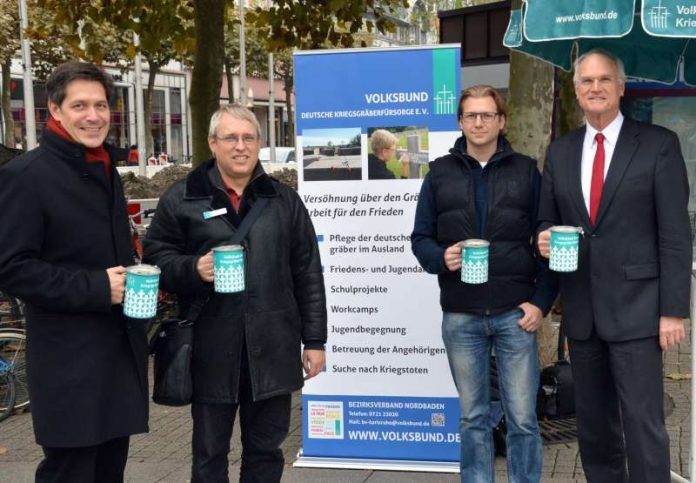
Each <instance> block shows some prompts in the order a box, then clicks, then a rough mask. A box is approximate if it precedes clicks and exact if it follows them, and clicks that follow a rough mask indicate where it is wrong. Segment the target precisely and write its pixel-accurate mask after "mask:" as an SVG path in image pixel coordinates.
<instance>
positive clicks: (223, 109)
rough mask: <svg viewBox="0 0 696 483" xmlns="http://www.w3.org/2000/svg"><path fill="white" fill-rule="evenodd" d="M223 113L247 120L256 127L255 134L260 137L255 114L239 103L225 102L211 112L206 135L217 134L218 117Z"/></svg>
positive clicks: (213, 135)
mask: <svg viewBox="0 0 696 483" xmlns="http://www.w3.org/2000/svg"><path fill="white" fill-rule="evenodd" d="M223 114H227V115H228V116H231V117H233V118H234V119H240V120H242V121H249V122H250V123H252V124H253V125H254V126H255V127H256V135H257V136H258V137H259V139H261V125H260V124H259V120H258V119H256V115H255V114H254V113H253V112H251V111H250V110H249V109H247V108H246V107H243V106H240V105H239V104H225V105H223V106H220V108H219V109H218V110H217V111H215V113H213V116H212V117H211V118H210V125H209V127H208V137H211V138H212V137H215V135H216V134H217V128H218V126H219V125H220V118H221V117H222V115H223Z"/></svg>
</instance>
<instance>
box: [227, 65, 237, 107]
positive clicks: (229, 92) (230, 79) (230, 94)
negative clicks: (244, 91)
mask: <svg viewBox="0 0 696 483" xmlns="http://www.w3.org/2000/svg"><path fill="white" fill-rule="evenodd" d="M225 77H226V78H227V103H228V104H234V103H235V102H236V101H235V98H234V92H233V89H232V82H233V79H234V77H233V76H232V66H231V65H230V63H229V61H228V59H227V58H225Z"/></svg>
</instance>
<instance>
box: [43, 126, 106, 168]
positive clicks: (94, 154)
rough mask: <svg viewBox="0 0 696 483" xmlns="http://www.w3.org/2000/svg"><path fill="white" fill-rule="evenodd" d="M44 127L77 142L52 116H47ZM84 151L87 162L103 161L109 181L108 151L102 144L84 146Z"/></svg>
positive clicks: (67, 139) (72, 141)
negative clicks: (96, 146) (89, 146)
mask: <svg viewBox="0 0 696 483" xmlns="http://www.w3.org/2000/svg"><path fill="white" fill-rule="evenodd" d="M46 129H48V130H49V131H51V132H52V133H53V134H55V135H57V136H60V137H61V138H63V139H65V140H66V141H69V142H71V143H76V144H77V142H76V141H75V140H74V139H73V137H72V136H71V135H70V133H69V132H68V131H66V130H65V128H64V127H63V125H62V124H61V123H60V122H58V121H56V120H55V119H54V118H53V116H50V117H49V118H48V122H47V123H46ZM85 151H87V162H88V163H100V162H103V163H104V171H106V177H107V179H108V180H109V182H111V158H110V157H109V152H108V151H107V150H106V148H104V145H103V144H102V145H101V146H99V147H98V148H88V147H86V146H85Z"/></svg>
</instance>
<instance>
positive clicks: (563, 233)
mask: <svg viewBox="0 0 696 483" xmlns="http://www.w3.org/2000/svg"><path fill="white" fill-rule="evenodd" d="M581 232H582V228H579V227H577V226H563V225H559V226H552V227H551V247H550V248H551V249H550V256H549V268H550V269H551V270H553V271H554V272H574V271H576V270H577V269H578V255H579V251H580V233H581Z"/></svg>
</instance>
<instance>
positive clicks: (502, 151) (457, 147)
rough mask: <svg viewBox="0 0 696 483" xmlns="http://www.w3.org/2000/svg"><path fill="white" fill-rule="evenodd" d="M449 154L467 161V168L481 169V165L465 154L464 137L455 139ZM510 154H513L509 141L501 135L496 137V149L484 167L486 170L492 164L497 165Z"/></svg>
mask: <svg viewBox="0 0 696 483" xmlns="http://www.w3.org/2000/svg"><path fill="white" fill-rule="evenodd" d="M450 153H451V154H453V155H455V156H456V157H458V158H459V159H462V160H465V161H467V165H468V166H473V167H475V168H482V166H481V163H479V162H478V161H477V160H476V159H474V158H473V157H471V156H470V155H469V154H468V153H467V152H466V137H465V136H460V137H459V139H457V141H456V142H455V143H454V147H453V148H452V149H450ZM512 154H514V151H513V150H512V145H511V144H510V141H508V140H507V139H506V138H505V136H503V135H502V134H501V135H499V136H498V147H497V148H496V151H495V153H494V154H493V156H491V159H489V160H488V162H487V163H486V164H485V166H484V167H485V168H488V166H491V165H492V164H493V163H498V162H500V161H502V160H503V159H505V158H507V157H508V156H510V155H512Z"/></svg>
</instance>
